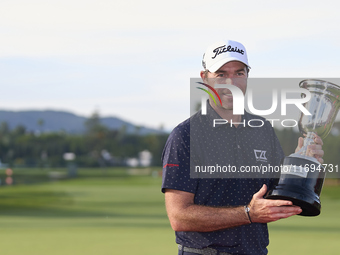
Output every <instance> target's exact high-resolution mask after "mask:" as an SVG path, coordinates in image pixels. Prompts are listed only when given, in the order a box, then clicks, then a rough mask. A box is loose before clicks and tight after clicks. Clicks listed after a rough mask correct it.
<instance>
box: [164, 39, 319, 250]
mask: <svg viewBox="0 0 340 255" xmlns="http://www.w3.org/2000/svg"><path fill="white" fill-rule="evenodd" d="M203 67H204V71H201V78H202V80H203V82H204V84H206V86H207V87H209V86H210V88H215V87H216V84H228V85H234V86H237V87H238V88H239V89H240V90H241V91H242V92H243V94H244V93H245V92H246V88H247V78H248V73H249V69H250V67H249V64H248V59H247V53H246V49H245V48H244V46H243V45H242V44H240V43H238V42H235V41H231V40H228V41H225V42H217V43H215V44H213V45H211V46H210V47H208V49H207V51H206V52H205V54H204V57H203ZM211 90H212V89H211ZM211 90H210V91H211ZM216 92H217V93H218V95H219V97H220V99H221V102H219V100H216V103H215V102H214V101H213V100H212V98H211V97H210V98H209V104H207V114H206V115H204V114H202V113H201V112H198V113H196V114H194V115H193V116H192V117H191V118H190V119H188V120H186V121H184V122H183V123H181V124H179V125H178V126H177V127H176V128H175V129H174V130H173V132H172V133H171V134H170V136H169V138H168V141H167V143H166V146H165V148H164V151H163V156H162V160H163V166H164V167H163V184H162V192H164V193H165V202H166V209H167V213H168V217H169V220H170V224H171V226H172V228H173V229H174V230H175V232H176V242H177V243H178V244H179V252H178V254H184V255H192V254H220V255H226V254H267V248H266V247H267V245H268V243H269V239H268V229H267V223H268V222H272V221H276V220H279V219H283V218H287V217H290V216H293V215H296V214H299V213H301V211H302V210H301V208H300V207H298V206H294V205H293V204H292V202H290V201H284V200H267V199H264V196H265V194H266V192H267V190H268V188H271V187H272V186H273V185H274V182H275V179H273V178H265V177H266V176H264V178H252V177H250V178H249V177H246V178H244V176H243V178H242V176H241V175H240V176H239V178H235V177H233V178H232V177H231V178H201V177H202V176H200V175H195V174H193V171H191V170H190V169H192V167H193V166H202V168H203V166H207V165H213V164H214V163H215V165H216V162H218V165H219V166H222V165H224V166H235V168H237V169H240V167H242V166H251V165H260V164H262V163H263V162H259V161H258V159H257V158H256V157H254V151H255V150H256V149H260V150H261V151H266V157H265V159H266V163H267V164H270V165H276V166H277V165H279V164H280V161H281V159H282V158H283V157H284V154H283V151H282V148H281V146H280V144H279V142H278V139H277V137H276V135H275V133H274V131H273V128H272V127H271V125H270V123H269V122H268V121H265V120H264V119H263V118H261V117H259V116H255V115H252V114H249V113H247V112H245V114H244V115H235V114H233V95H232V94H231V92H230V90H229V89H227V88H216ZM221 103H222V104H221ZM216 118H217V119H225V120H227V121H228V123H232V125H230V126H229V125H223V126H219V127H212V120H213V119H216ZM255 119H256V120H259V119H260V120H263V122H265V124H264V125H263V126H262V127H257V128H254V127H252V126H250V125H248V124H247V123H249V120H253V121H254V120H255ZM314 141H315V144H314V145H311V146H310V147H309V148H308V149H309V155H311V156H314V157H316V158H317V159H318V160H319V161H320V162H321V163H322V162H323V160H322V156H323V150H322V140H321V139H320V138H319V137H318V136H315V138H314ZM302 143H303V139H302V138H300V139H299V141H298V146H297V149H296V150H299V149H300V148H301V147H302ZM190 171H191V174H192V175H190ZM192 177H200V178H192ZM226 177H228V175H226Z"/></svg>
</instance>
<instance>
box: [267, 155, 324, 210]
mask: <svg viewBox="0 0 340 255" xmlns="http://www.w3.org/2000/svg"><path fill="white" fill-rule="evenodd" d="M283 166H284V167H285V166H286V167H287V169H288V170H287V171H283V172H281V176H280V180H279V182H278V184H277V185H276V186H275V187H274V189H273V190H270V191H269V192H268V194H267V196H266V199H275V200H277V199H282V200H289V201H292V202H293V204H294V205H297V206H300V207H301V209H302V212H301V213H300V214H299V215H301V216H317V215H319V214H320V210H321V202H320V193H321V190H322V186H323V182H324V178H325V172H324V168H323V166H322V165H321V164H319V163H316V162H315V161H314V160H308V159H306V158H297V157H286V158H285V159H284V161H283ZM292 169H293V170H292ZM313 169H314V170H313Z"/></svg>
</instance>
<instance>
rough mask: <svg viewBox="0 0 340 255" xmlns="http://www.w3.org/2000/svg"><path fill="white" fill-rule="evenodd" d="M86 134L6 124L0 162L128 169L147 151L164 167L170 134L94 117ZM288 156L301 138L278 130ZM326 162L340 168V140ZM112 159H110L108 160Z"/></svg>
mask: <svg viewBox="0 0 340 255" xmlns="http://www.w3.org/2000/svg"><path fill="white" fill-rule="evenodd" d="M85 127H86V132H85V133H84V134H78V135H76V134H69V133H65V132H55V133H40V134H39V133H38V134H37V133H34V132H27V131H26V129H25V127H24V126H17V127H16V128H14V129H10V128H9V126H8V125H7V123H5V122H3V123H1V124H0V160H1V162H2V163H6V164H8V165H9V166H25V167H62V166H66V165H67V162H66V161H65V159H64V158H63V155H64V153H66V152H72V153H74V154H75V155H76V158H75V163H76V164H77V165H78V166H80V167H106V166H122V165H125V162H126V159H127V158H132V157H138V153H139V152H141V151H143V150H148V151H150V152H151V153H152V156H153V160H152V165H154V166H161V164H162V163H161V154H162V151H163V148H164V145H165V142H166V139H167V138H168V134H166V133H163V134H149V135H140V134H139V132H138V130H137V129H136V132H135V133H127V132H126V128H125V127H122V128H120V129H118V130H113V129H108V128H107V127H106V126H104V125H102V124H101V123H100V118H99V116H98V114H96V113H94V114H93V115H92V116H91V117H90V118H89V119H88V120H87V121H86V122H85ZM275 132H276V134H277V136H278V138H279V140H280V143H281V146H282V148H283V150H284V152H285V155H286V156H287V155H289V154H291V153H293V152H294V151H295V148H296V146H297V139H298V137H299V136H301V135H300V134H299V133H296V132H294V131H293V130H292V129H289V128H284V129H282V130H275ZM323 150H324V151H325V155H324V157H323V158H324V161H325V163H327V164H333V165H338V166H339V165H340V157H339V155H340V154H339V153H340V136H339V135H334V134H333V135H332V134H330V135H329V136H328V137H327V138H326V139H325V140H324V146H323ZM108 155H109V156H108Z"/></svg>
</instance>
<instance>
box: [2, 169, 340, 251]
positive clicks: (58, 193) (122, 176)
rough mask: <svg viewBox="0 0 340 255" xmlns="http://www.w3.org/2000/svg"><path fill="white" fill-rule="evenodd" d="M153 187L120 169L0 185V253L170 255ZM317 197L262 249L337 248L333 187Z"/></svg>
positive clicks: (276, 226)
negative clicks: (308, 211)
mask: <svg viewBox="0 0 340 255" xmlns="http://www.w3.org/2000/svg"><path fill="white" fill-rule="evenodd" d="M24 171H26V172H27V171H30V170H24ZM35 171H36V172H37V173H40V175H44V174H43V172H42V171H43V170H33V171H30V173H31V175H32V173H34V172H35ZM16 172H17V173H18V176H19V172H20V171H16V170H14V179H15V173H16ZM0 174H1V172H0ZM21 174H22V172H21ZM32 180H33V179H32ZM160 186H161V178H160V177H159V176H156V177H155V176H154V177H152V176H149V175H148V176H130V175H127V174H126V171H125V170H124V169H120V170H117V169H109V170H107V171H105V172H102V171H101V170H99V169H87V170H78V178H75V179H66V180H60V181H53V182H52V181H49V182H43V183H35V184H34V183H33V184H26V185H24V184H21V185H13V186H1V187H0V244H1V246H0V254H2V255H19V254H20V255H22V254H27V255H40V254H48V255H54V254H65V255H67V254H70V255H71V254H72V255H78V254H79V255H90V254H91V255H92V254H101V255H106V254H124V255H125V254H140V255H143V254H145V255H153V254H155V255H156V254H157V255H159V254H164V255H170V254H177V247H176V244H175V235H174V232H173V231H172V229H171V227H170V224H169V221H168V219H167V216H166V211H165V206H164V195H163V194H162V193H161V192H160ZM321 198H322V206H323V207H322V213H321V215H320V216H318V217H301V216H294V217H292V218H290V219H284V220H281V221H278V222H275V223H270V224H269V229H270V245H269V247H268V248H269V254H320V253H321V254H323V255H326V254H339V248H340V220H339V215H340V213H339V212H340V186H325V187H324V189H323V193H322V196H321Z"/></svg>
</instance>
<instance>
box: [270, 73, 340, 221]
mask: <svg viewBox="0 0 340 255" xmlns="http://www.w3.org/2000/svg"><path fill="white" fill-rule="evenodd" d="M299 86H300V87H301V88H304V89H307V90H309V92H310V93H311V99H310V100H309V101H308V102H307V103H305V104H304V107H305V108H306V109H307V110H308V111H309V112H310V113H311V115H304V114H303V113H301V117H300V119H299V130H300V132H301V133H302V134H304V135H305V139H304V145H303V147H302V148H301V149H300V150H299V151H298V152H296V153H293V154H291V155H289V156H288V157H285V158H284V160H283V165H282V170H281V176H280V179H279V181H278V184H277V185H276V186H275V187H274V189H273V190H270V191H269V193H268V194H267V196H266V198H268V199H283V200H289V201H292V202H293V204H294V205H297V206H300V207H301V209H302V212H301V213H300V215H302V216H317V215H319V214H320V209H321V202H320V193H321V190H322V186H323V183H324V179H325V176H326V170H327V169H325V168H324V167H323V166H322V165H321V164H320V163H319V162H318V161H317V160H316V159H315V158H314V157H310V156H307V155H306V154H307V146H308V145H310V144H313V133H316V134H317V135H318V136H320V137H321V138H322V139H324V138H325V137H326V136H327V135H328V134H329V132H330V131H331V129H332V126H333V123H334V120H335V117H336V115H337V113H338V111H339V108H340V98H339V97H340V87H339V86H338V85H336V84H333V83H330V82H327V81H323V80H314V79H309V80H303V81H301V82H300V84H299ZM301 96H302V97H304V96H305V95H304V94H302V95H301Z"/></svg>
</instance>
